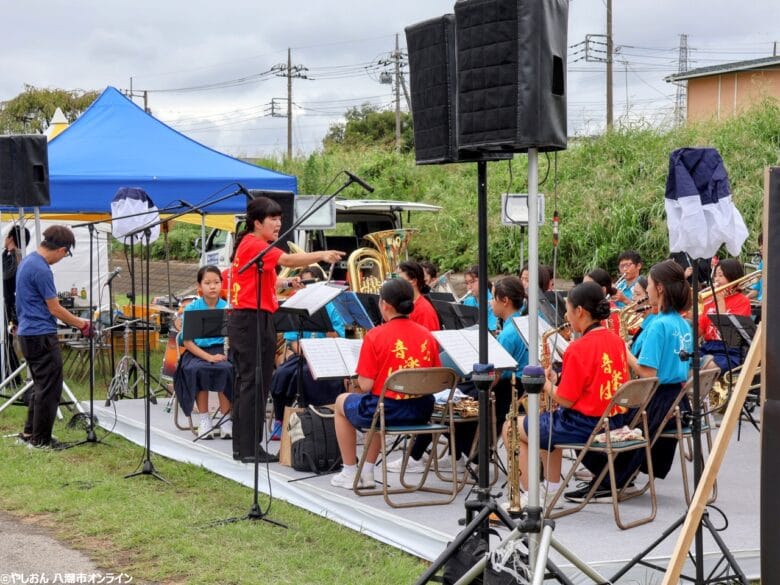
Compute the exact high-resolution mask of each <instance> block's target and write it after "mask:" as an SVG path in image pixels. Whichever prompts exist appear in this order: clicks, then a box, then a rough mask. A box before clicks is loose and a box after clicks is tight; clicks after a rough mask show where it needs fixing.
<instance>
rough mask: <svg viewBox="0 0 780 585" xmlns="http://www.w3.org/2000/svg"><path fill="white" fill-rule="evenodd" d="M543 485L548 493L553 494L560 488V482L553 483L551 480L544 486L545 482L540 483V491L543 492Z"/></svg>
mask: <svg viewBox="0 0 780 585" xmlns="http://www.w3.org/2000/svg"><path fill="white" fill-rule="evenodd" d="M545 487H546V489H547V493H548V494H554V493H555V492H557V491H558V490H559V489H560V487H561V482H559V481H556V482H555V483H553V482H551V481H548V482H547V485H546V486H545V484H542V493H544V490H545Z"/></svg>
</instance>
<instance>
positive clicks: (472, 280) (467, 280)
mask: <svg viewBox="0 0 780 585" xmlns="http://www.w3.org/2000/svg"><path fill="white" fill-rule="evenodd" d="M463 282H465V283H466V286H470V285H472V284H474V283H475V282H477V281H476V280H475V279H473V278H464V279H463Z"/></svg>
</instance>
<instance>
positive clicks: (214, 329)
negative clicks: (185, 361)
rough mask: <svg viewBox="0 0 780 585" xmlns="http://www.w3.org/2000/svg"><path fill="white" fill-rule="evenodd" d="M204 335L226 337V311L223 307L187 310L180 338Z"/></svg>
mask: <svg viewBox="0 0 780 585" xmlns="http://www.w3.org/2000/svg"><path fill="white" fill-rule="evenodd" d="M204 337H227V311H226V310H225V309H203V310H200V311H187V314H186V319H184V325H183V327H182V332H181V338H182V339H183V340H184V341H188V340H191V339H200V338H204Z"/></svg>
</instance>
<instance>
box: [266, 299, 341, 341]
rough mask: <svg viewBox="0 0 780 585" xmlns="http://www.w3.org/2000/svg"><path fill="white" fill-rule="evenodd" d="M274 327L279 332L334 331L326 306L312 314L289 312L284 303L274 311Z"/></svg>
mask: <svg viewBox="0 0 780 585" xmlns="http://www.w3.org/2000/svg"><path fill="white" fill-rule="evenodd" d="M274 328H275V329H276V331H277V333H279V332H287V331H295V332H296V333H298V334H299V339H300V334H301V333H302V332H303V331H306V332H309V331H311V332H314V333H327V332H328V331H333V323H332V322H331V320H330V317H328V311H327V310H326V309H325V308H322V309H319V310H318V311H317V312H316V313H313V314H312V315H305V314H300V313H297V312H296V313H293V312H287V311H285V310H284V305H279V310H278V311H276V313H274Z"/></svg>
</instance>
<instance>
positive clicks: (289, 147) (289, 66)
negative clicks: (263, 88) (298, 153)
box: [287, 47, 292, 160]
mask: <svg viewBox="0 0 780 585" xmlns="http://www.w3.org/2000/svg"><path fill="white" fill-rule="evenodd" d="M291 71H292V50H291V49H290V47H287V160H292V74H291Z"/></svg>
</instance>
